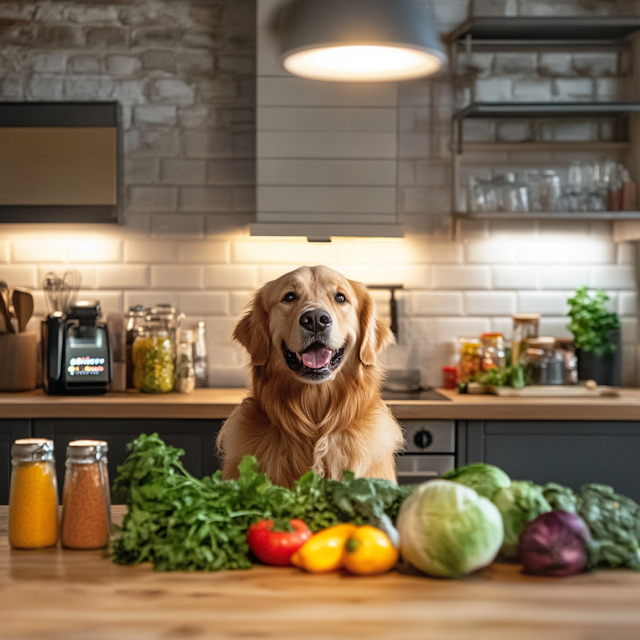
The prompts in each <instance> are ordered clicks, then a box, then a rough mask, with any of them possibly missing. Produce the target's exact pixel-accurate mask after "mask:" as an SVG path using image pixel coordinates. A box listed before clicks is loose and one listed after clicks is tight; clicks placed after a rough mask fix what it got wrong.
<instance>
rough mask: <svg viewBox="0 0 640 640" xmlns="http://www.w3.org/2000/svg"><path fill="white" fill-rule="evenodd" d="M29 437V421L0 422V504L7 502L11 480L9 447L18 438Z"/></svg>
mask: <svg viewBox="0 0 640 640" xmlns="http://www.w3.org/2000/svg"><path fill="white" fill-rule="evenodd" d="M30 435H31V425H30V421H29V420H0V504H8V502H9V482H10V480H11V445H12V444H13V442H14V440H17V439H18V438H28V437H29V436H30Z"/></svg>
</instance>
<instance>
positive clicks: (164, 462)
mask: <svg viewBox="0 0 640 640" xmlns="http://www.w3.org/2000/svg"><path fill="white" fill-rule="evenodd" d="M127 447H128V450H129V456H128V457H127V460H126V461H125V463H124V464H123V465H121V466H120V467H118V474H119V475H118V477H117V478H116V481H115V483H114V487H113V490H114V496H115V497H116V498H117V499H121V500H124V501H126V503H127V506H128V512H127V514H126V516H125V518H124V521H123V523H122V527H121V528H120V535H119V537H118V538H117V539H116V540H115V541H114V543H113V545H112V549H111V552H112V559H113V561H114V562H115V563H116V564H125V565H130V564H140V563H141V562H151V563H152V564H153V566H154V569H156V570H157V571H172V570H179V571H198V570H204V571H219V570H221V569H249V568H250V567H251V561H250V560H249V558H248V552H249V547H248V545H247V538H246V533H247V529H248V528H249V525H250V524H252V523H253V522H256V521H257V520H260V519H262V518H270V519H274V520H281V519H285V520H288V519H291V518H301V519H302V520H304V521H305V522H306V523H307V524H308V525H309V527H310V528H311V530H312V531H314V532H315V531H319V530H320V529H324V528H326V527H329V526H332V525H334V524H338V523H340V522H353V523H355V524H364V523H368V524H374V525H377V524H378V523H379V522H381V521H385V520H386V519H387V518H391V519H392V520H395V517H396V515H397V513H398V509H399V508H400V503H401V502H402V500H403V499H404V498H405V497H406V496H407V495H408V494H409V493H410V492H411V490H412V487H406V486H405V487H399V486H397V485H395V484H394V483H393V482H389V481H388V480H380V479H372V478H355V477H354V475H353V473H350V472H345V474H344V476H345V480H344V481H339V480H325V479H324V478H320V477H319V476H317V475H315V474H314V473H313V472H311V471H309V472H307V473H306V474H305V475H304V476H302V478H300V480H298V482H297V483H296V485H295V486H294V488H293V489H286V488H284V487H279V486H276V485H273V484H271V482H269V480H268V479H267V477H266V476H265V475H264V474H262V473H260V472H259V471H258V463H257V461H256V459H255V458H254V457H252V456H246V457H245V458H244V459H243V460H242V462H241V463H240V465H239V467H238V469H239V478H238V479H237V480H222V479H221V477H220V472H219V471H217V472H216V473H214V474H213V475H212V476H210V477H206V478H204V479H202V480H198V479H197V478H194V477H193V476H192V475H190V474H189V473H188V472H187V471H186V470H185V468H184V466H183V465H182V463H181V462H180V458H181V457H182V456H183V455H184V451H182V450H181V449H176V448H175V447H170V446H167V445H166V444H165V443H164V442H163V441H162V440H161V439H160V438H159V436H158V435H157V434H152V435H150V436H147V435H144V434H143V435H141V436H140V437H139V438H137V439H136V440H135V441H134V442H132V443H130V444H129V445H127Z"/></svg>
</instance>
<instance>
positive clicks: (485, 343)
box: [480, 333, 506, 371]
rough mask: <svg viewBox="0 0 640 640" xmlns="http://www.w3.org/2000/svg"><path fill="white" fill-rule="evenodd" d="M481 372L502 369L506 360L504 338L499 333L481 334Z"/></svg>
mask: <svg viewBox="0 0 640 640" xmlns="http://www.w3.org/2000/svg"><path fill="white" fill-rule="evenodd" d="M480 339H481V340H482V370H483V371H489V369H504V367H505V365H506V358H505V352H504V336H503V335H502V334H501V333H482V334H480Z"/></svg>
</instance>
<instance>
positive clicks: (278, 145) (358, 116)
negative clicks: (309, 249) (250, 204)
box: [252, 0, 401, 238]
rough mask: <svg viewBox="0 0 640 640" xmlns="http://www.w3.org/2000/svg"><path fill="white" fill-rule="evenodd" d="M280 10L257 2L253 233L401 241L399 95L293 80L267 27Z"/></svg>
mask: <svg viewBox="0 0 640 640" xmlns="http://www.w3.org/2000/svg"><path fill="white" fill-rule="evenodd" d="M280 4H281V0H258V82H257V224H256V225H254V226H253V228H252V233H254V234H263V233H265V230H267V229H268V228H269V225H270V224H271V225H272V227H273V228H272V229H271V230H270V231H269V233H272V234H275V235H278V234H280V235H287V233H292V234H293V233H295V234H296V235H299V234H300V230H301V229H304V228H305V227H304V225H305V224H308V225H312V226H313V230H312V231H310V232H309V233H308V234H307V235H309V237H311V236H313V237H315V238H318V237H320V238H328V237H329V236H330V235H334V236H339V235H400V234H401V229H400V227H399V226H398V225H397V224H396V223H397V211H396V210H397V87H396V85H395V84H393V83H382V84H379V83H372V84H349V83H331V82H316V81H313V80H305V79H302V78H297V77H294V76H292V75H290V74H289V73H287V72H286V71H285V70H284V69H283V68H282V65H281V64H280V62H279V60H278V55H279V51H278V46H277V42H276V40H275V38H274V37H273V34H272V31H271V29H270V27H269V24H270V21H271V20H272V15H273V12H274V11H275V10H276V9H277V8H278V6H279V5H280ZM275 223H278V224H279V226H278V225H276V224H275ZM301 225H302V226H301ZM323 225H327V227H323ZM309 228H311V226H310V227H309ZM322 228H324V229H325V231H324V232H320V233H319V229H322ZM288 229H289V231H288ZM279 230H281V231H280V232H279ZM387 231H388V233H387Z"/></svg>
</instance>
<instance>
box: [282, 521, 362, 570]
mask: <svg viewBox="0 0 640 640" xmlns="http://www.w3.org/2000/svg"><path fill="white" fill-rule="evenodd" d="M357 528H358V527H356V526H355V525H353V524H338V525H336V526H335V527H329V528H328V529H324V530H323V531H320V532H318V533H316V534H315V535H313V536H311V538H309V539H308V540H307V541H306V542H305V543H304V544H303V545H302V546H301V547H300V549H298V550H297V551H296V552H295V553H294V554H293V556H291V563H292V564H293V565H295V566H296V567H300V568H301V569H304V570H305V571H308V572H309V573H329V572H331V571H337V570H338V569H340V568H342V556H343V554H344V548H345V544H346V543H347V540H348V539H349V537H350V536H351V535H352V534H353V533H354V532H355V531H356V529H357Z"/></svg>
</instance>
